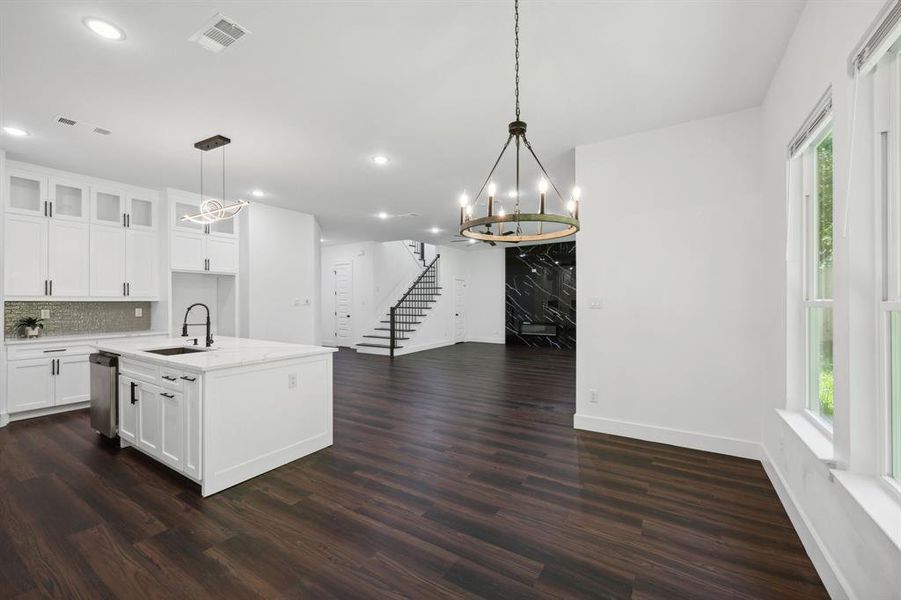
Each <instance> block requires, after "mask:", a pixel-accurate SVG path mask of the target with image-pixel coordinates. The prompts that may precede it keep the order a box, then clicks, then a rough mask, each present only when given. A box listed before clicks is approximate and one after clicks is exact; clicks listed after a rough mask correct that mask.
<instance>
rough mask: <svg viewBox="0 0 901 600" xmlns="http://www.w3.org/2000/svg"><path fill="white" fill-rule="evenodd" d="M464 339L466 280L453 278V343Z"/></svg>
mask: <svg viewBox="0 0 901 600" xmlns="http://www.w3.org/2000/svg"><path fill="white" fill-rule="evenodd" d="M465 339H466V281H464V280H463V279H455V280H454V343H455V344H456V343H458V342H462V341H464V340H465Z"/></svg>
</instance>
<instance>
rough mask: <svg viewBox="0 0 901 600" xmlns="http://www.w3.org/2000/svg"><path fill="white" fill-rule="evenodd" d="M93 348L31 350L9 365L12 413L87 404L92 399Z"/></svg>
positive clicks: (12, 360) (7, 364) (8, 391)
mask: <svg viewBox="0 0 901 600" xmlns="http://www.w3.org/2000/svg"><path fill="white" fill-rule="evenodd" d="M89 351H90V348H89V347H85V346H79V347H67V348H54V349H48V350H39V349H33V348H28V350H26V351H23V352H22V353H21V354H18V356H22V358H17V357H16V356H17V354H13V355H12V356H11V357H10V359H9V360H7V361H6V374H7V380H8V383H7V388H6V392H7V397H8V398H9V412H10V413H19V412H24V411H29V410H35V409H38V408H48V407H51V406H64V405H66V404H74V403H76V402H87V401H88V400H90V398H91V367H90V363H89V362H88V352H89Z"/></svg>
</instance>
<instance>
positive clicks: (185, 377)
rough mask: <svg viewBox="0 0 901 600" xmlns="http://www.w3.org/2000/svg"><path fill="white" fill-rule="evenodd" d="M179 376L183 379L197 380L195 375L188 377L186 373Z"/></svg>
mask: <svg viewBox="0 0 901 600" xmlns="http://www.w3.org/2000/svg"><path fill="white" fill-rule="evenodd" d="M181 378H182V379H184V380H185V381H197V378H196V377H188V376H187V375H182V376H181Z"/></svg>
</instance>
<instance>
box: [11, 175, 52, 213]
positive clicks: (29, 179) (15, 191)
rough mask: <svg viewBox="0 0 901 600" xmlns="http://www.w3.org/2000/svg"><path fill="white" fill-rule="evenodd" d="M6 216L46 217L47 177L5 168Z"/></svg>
mask: <svg viewBox="0 0 901 600" xmlns="http://www.w3.org/2000/svg"><path fill="white" fill-rule="evenodd" d="M6 172H7V178H6V212H7V214H20V215H30V216H33V217H44V216H46V215H47V212H48V206H47V177H46V176H44V175H41V174H39V173H36V172H31V171H27V170H22V169H16V168H7V169H6Z"/></svg>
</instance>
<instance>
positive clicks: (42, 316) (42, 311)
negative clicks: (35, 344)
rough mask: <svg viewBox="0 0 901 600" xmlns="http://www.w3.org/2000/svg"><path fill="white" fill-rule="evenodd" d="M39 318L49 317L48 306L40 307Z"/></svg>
mask: <svg viewBox="0 0 901 600" xmlns="http://www.w3.org/2000/svg"><path fill="white" fill-rule="evenodd" d="M41 318H42V319H49V318H50V309H49V308H42V309H41Z"/></svg>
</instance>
